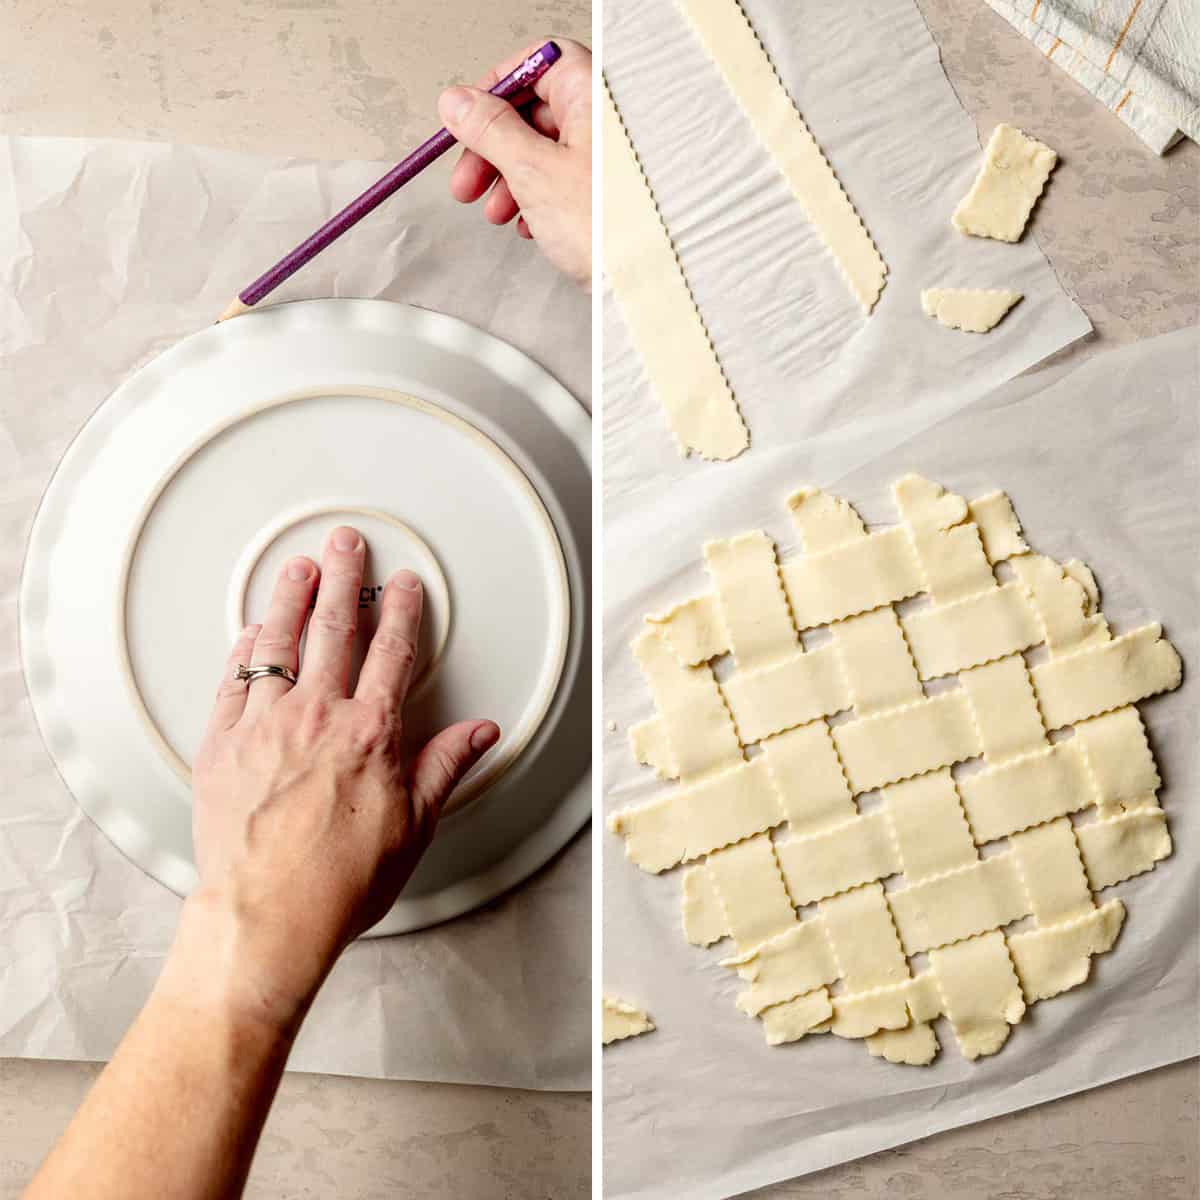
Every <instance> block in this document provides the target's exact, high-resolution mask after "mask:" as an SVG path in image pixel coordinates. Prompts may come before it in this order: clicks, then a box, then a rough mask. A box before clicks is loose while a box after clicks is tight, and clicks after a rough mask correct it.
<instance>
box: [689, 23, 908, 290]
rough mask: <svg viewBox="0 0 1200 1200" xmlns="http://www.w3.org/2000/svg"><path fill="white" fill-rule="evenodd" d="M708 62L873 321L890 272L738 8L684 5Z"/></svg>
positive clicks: (760, 43)
mask: <svg viewBox="0 0 1200 1200" xmlns="http://www.w3.org/2000/svg"><path fill="white" fill-rule="evenodd" d="M680 7H681V8H682V9H683V11H684V13H685V14H686V15H687V17H688V20H689V21H690V22H691V25H692V28H693V29H694V30H695V31H696V34H697V36H698V37H699V38H700V41H701V43H702V44H703V46H704V48H705V50H707V51H708V54H709V57H711V58H712V60H713V61H714V62H715V63H716V64H717V67H718V68H719V70H720V72H721V74H722V76H723V77H724V79H725V82H726V84H727V85H728V87H729V90H730V91H731V92H732V93H733V95H734V97H735V98H736V99H737V101H738V104H739V105H740V106H741V108H742V111H743V112H744V113H745V115H746V117H747V118H748V119H749V121H750V124H751V126H752V127H753V129H754V132H755V133H756V134H757V135H758V138H759V140H760V141H761V142H762V144H763V145H764V146H765V147H766V149H767V152H768V153H769V154H770V155H771V157H772V158H773V159H774V160H775V165H776V166H777V167H778V168H779V170H780V171H781V172H782V174H783V177H784V178H785V179H786V180H787V182H788V185H789V186H790V187H791V189H792V193H793V195H795V197H796V199H797V200H798V201H799V202H800V206H801V207H802V208H803V209H804V211H805V213H806V214H807V216H808V219H809V220H810V221H811V222H812V223H813V225H814V226H815V227H816V229H817V232H818V233H819V234H820V235H821V240H822V241H823V242H824V243H825V245H826V246H827V247H828V248H829V251H830V253H831V254H832V255H833V257H834V260H835V261H836V262H837V265H838V267H839V268H840V270H841V272H842V275H843V277H844V278H845V280H846V284H847V286H848V287H849V288H850V291H851V292H852V293H853V295H854V297H855V299H856V300H857V301H858V303H859V304H860V305H861V306H862V309H863V312H866V313H869V312H870V311H871V309H872V308H874V307H875V302H876V301H877V300H878V299H879V293H880V292H881V291H883V284H884V279H885V277H886V276H887V266H886V265H885V264H884V261H883V259H882V258H881V257H880V254H879V251H878V250H877V249H876V248H875V243H874V242H873V241H872V240H871V235H870V234H869V233H868V232H867V230H866V228H865V226H864V225H863V223H862V219H861V218H860V217H859V215H858V213H857V212H855V211H854V206H853V205H852V204H851V203H850V199H849V197H848V196H847V195H846V193H845V191H844V190H843V188H842V185H841V183H840V182H839V181H838V178H837V176H836V175H835V174H834V172H833V168H832V167H831V166H830V165H829V162H828V160H827V159H826V158H825V155H824V154H823V153H822V152H821V147H820V146H818V145H817V142H816V139H815V138H814V137H813V135H812V134H811V133H810V132H809V129H808V126H807V125H806V124H805V123H804V119H803V118H802V117H801V116H800V113H799V111H798V110H797V108H796V105H795V103H794V102H793V101H792V98H791V96H789V95H788V93H787V89H786V88H785V87H784V86H783V81H782V80H781V79H780V78H779V74H778V72H777V71H776V70H775V67H774V65H773V64H772V62H771V60H770V58H769V57H768V55H767V51H766V48H765V47H764V46H763V44H762V42H761V41H760V40H759V38H758V35H757V34H756V33H755V32H754V29H753V27H752V26H751V25H750V22H749V20H748V18H747V17H746V14H745V12H744V11H743V10H742V7H741V5H740V4H739V3H738V2H737V0H680Z"/></svg>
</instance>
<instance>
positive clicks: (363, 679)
mask: <svg viewBox="0 0 1200 1200" xmlns="http://www.w3.org/2000/svg"><path fill="white" fill-rule="evenodd" d="M423 607H424V593H423V592H422V590H421V581H420V580H419V579H418V578H417V577H416V576H415V575H414V574H413V573H412V572H411V571H397V572H396V573H395V574H394V575H393V576H392V577H391V579H389V580H388V582H387V587H385V588H384V589H383V607H382V611H381V612H380V614H379V627H378V628H377V629H376V630H375V636H374V637H373V638H372V639H371V645H370V648H369V649H368V650H367V657H366V660H365V661H364V662H363V666H362V670H361V671H360V672H359V676H358V688H357V689H356V691H355V695H356V696H357V697H358V699H360V700H375V701H380V702H382V703H383V704H385V705H386V706H387V708H388V711H389V712H394V713H397V714H398V713H399V712H400V709H401V708H402V707H403V705H404V698H405V696H407V695H408V689H409V687H410V685H411V684H412V678H413V667H414V665H415V663H416V661H417V635H418V634H419V633H420V631H421V610H422V608H423Z"/></svg>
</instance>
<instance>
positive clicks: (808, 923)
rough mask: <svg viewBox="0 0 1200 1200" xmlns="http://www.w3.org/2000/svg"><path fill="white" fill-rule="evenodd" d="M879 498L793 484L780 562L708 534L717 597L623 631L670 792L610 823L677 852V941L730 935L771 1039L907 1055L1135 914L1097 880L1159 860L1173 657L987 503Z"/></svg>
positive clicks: (643, 757)
mask: <svg viewBox="0 0 1200 1200" xmlns="http://www.w3.org/2000/svg"><path fill="white" fill-rule="evenodd" d="M893 494H894V497H895V501H896V506H897V509H898V510H899V515H900V522H899V524H897V525H895V526H893V527H890V528H887V529H882V530H879V531H877V532H872V533H869V532H868V531H867V529H866V526H865V525H864V524H863V522H862V520H861V519H860V518H859V516H858V514H857V513H856V512H855V511H854V510H853V509H852V508H851V507H850V506H849V505H848V504H846V503H845V502H844V501H842V500H839V499H837V498H835V497H832V496H829V495H826V494H825V493H823V492H820V491H815V490H813V489H802V490H801V491H798V492H797V493H795V494H794V495H793V496H792V497H791V498H790V499H789V500H788V509H789V511H790V512H791V515H792V518H793V521H794V523H795V525H796V528H797V531H798V533H799V536H800V540H801V543H802V546H803V552H802V553H799V554H794V555H791V556H788V557H785V558H783V559H782V560H780V559H779V558H778V557H777V555H776V549H775V546H774V544H773V543H772V541H771V539H770V538H768V537H767V535H766V534H763V533H748V534H744V535H742V536H740V537H735V538H730V539H727V540H725V541H719V542H710V543H709V544H708V545H706V546H705V548H704V557H705V563H706V566H707V568H708V571H709V574H710V576H711V578H712V581H713V591H712V592H710V593H708V594H705V595H701V596H696V597H693V598H692V599H690V600H687V601H684V602H683V603H681V604H678V605H676V606H675V607H674V608H672V609H670V610H669V611H667V612H665V613H661V614H658V615H655V616H651V617H648V618H647V621H646V629H645V631H644V632H643V633H642V634H641V635H640V636H639V638H638V639H637V641H636V643H635V645H634V651H635V654H636V657H637V660H638V663H639V665H640V667H641V669H642V671H643V674H644V675H645V677H646V679H647V682H648V684H649V686H650V690H651V692H652V694H653V697H654V701H655V707H656V714H655V716H653V717H652V718H651V719H650V720H648V721H645V722H643V723H642V724H641V725H638V726H636V727H635V728H634V729H633V730H631V741H632V745H633V749H634V753H635V755H636V756H637V758H638V761H639V762H642V763H645V764H647V765H649V766H652V767H653V768H654V770H655V771H656V772H657V774H658V776H659V777H660V778H661V779H663V780H670V781H675V782H673V783H669V784H668V785H667V786H665V787H664V789H663V791H662V793H661V795H659V796H658V797H657V798H656V799H654V800H653V801H651V802H650V803H649V804H645V805H642V806H640V807H636V808H631V809H626V810H624V811H623V812H619V813H617V814H615V815H614V816H613V817H612V818H611V820H610V822H609V825H610V828H611V829H612V830H613V831H614V832H615V833H617V834H619V835H620V836H621V837H623V838H624V839H625V849H626V853H627V855H628V857H629V858H630V859H631V860H632V861H633V862H634V863H635V864H637V865H638V866H640V867H641V868H643V869H644V870H647V871H651V872H659V871H664V870H667V869H669V868H672V867H675V866H676V865H678V864H680V863H689V864H692V865H690V866H688V867H687V868H686V870H685V871H684V872H683V927H684V933H685V936H686V937H687V939H688V940H689V941H690V942H692V943H693V944H695V945H698V946H706V945H710V944H712V943H714V942H721V941H722V940H723V939H728V941H727V943H726V944H731V945H732V947H733V949H732V952H727V953H726V954H725V955H724V957H723V960H722V962H723V965H724V966H726V967H728V968H730V969H732V970H735V971H737V973H738V974H739V976H740V977H741V978H742V980H743V981H744V982H745V984H746V985H747V986H746V987H745V989H744V990H743V991H742V992H741V994H740V995H739V997H738V1002H737V1004H738V1008H739V1009H741V1010H742V1011H743V1012H744V1013H747V1014H748V1015H750V1016H752V1017H755V1018H758V1019H760V1020H761V1021H762V1022H763V1027H764V1032H765V1035H766V1039H767V1041H768V1043H770V1044H772V1045H775V1044H779V1043H781V1042H789V1041H795V1040H797V1039H798V1038H802V1037H804V1036H806V1035H807V1034H809V1033H818V1032H820V1033H824V1032H833V1033H836V1034H839V1035H840V1036H843V1037H861V1038H865V1039H866V1041H867V1046H868V1049H869V1050H870V1052H871V1053H872V1054H873V1055H877V1056H880V1057H883V1058H886V1059H888V1060H890V1061H892V1062H902V1063H912V1064H923V1063H928V1062H930V1061H932V1059H933V1057H934V1055H935V1054H936V1053H937V1049H938V1041H937V1038H936V1035H935V1034H934V1031H933V1028H932V1026H931V1024H930V1022H931V1021H933V1020H934V1019H935V1018H936V1017H938V1016H945V1017H946V1018H948V1020H949V1022H950V1025H951V1027H952V1028H953V1030H954V1033H955V1035H956V1037H957V1039H958V1042H959V1046H960V1048H961V1050H962V1052H963V1054H964V1055H966V1056H967V1057H968V1058H977V1057H979V1056H981V1055H986V1054H994V1053H995V1052H996V1051H997V1050H999V1049H1000V1047H1001V1046H1002V1045H1003V1044H1004V1042H1005V1041H1006V1040H1007V1038H1008V1033H1009V1029H1010V1026H1012V1025H1014V1024H1016V1023H1017V1022H1019V1021H1020V1020H1021V1018H1022V1016H1023V1015H1024V1013H1025V1010H1026V1007H1027V1005H1030V1004H1032V1003H1034V1002H1035V1001H1038V1000H1044V999H1047V998H1049V997H1052V996H1056V995H1058V994H1059V993H1060V992H1063V991H1066V990H1067V989H1069V988H1072V987H1076V986H1077V985H1079V984H1081V983H1083V982H1084V981H1085V980H1086V979H1087V978H1088V975H1089V973H1090V969H1091V965H1090V964H1091V957H1092V955H1094V954H1102V953H1104V952H1106V951H1107V950H1109V949H1110V948H1111V946H1112V945H1113V943H1114V941H1115V939H1116V937H1117V934H1118V933H1119V931H1120V928H1121V924H1122V922H1123V920H1124V915H1125V910H1124V907H1123V905H1122V904H1121V901H1120V900H1116V899H1110V900H1108V901H1107V902H1106V903H1101V904H1098V903H1097V901H1096V900H1095V898H1094V896H1093V893H1094V892H1096V891H1099V890H1100V889H1102V888H1105V887H1108V886H1110V885H1111V884H1114V883H1118V882H1120V881H1121V880H1124V879H1128V878H1129V877H1130V876H1132V875H1137V874H1139V873H1140V872H1142V871H1147V870H1149V869H1150V868H1151V867H1153V866H1154V864H1155V863H1156V862H1157V861H1158V860H1159V859H1162V858H1164V857H1166V856H1167V855H1168V854H1170V852H1171V839H1170V835H1169V834H1168V832H1167V828H1166V818H1165V816H1164V814H1163V812H1162V810H1161V809H1160V808H1159V806H1158V801H1157V798H1156V794H1157V791H1158V788H1159V785H1160V780H1159V775H1158V771H1157V769H1156V767H1155V764H1154V758H1153V755H1152V754H1151V751H1150V746H1149V744H1148V742H1147V740H1146V733H1145V730H1144V729H1143V727H1142V722H1141V718H1140V715H1139V713H1138V711H1137V709H1136V707H1134V706H1135V705H1136V704H1137V702H1138V701H1140V700H1143V699H1145V698H1147V697H1148V696H1152V695H1154V694H1156V693H1158V692H1162V691H1167V690H1170V689H1172V688H1175V687H1177V686H1178V684H1179V681H1180V677H1181V664H1180V660H1179V656H1178V654H1177V653H1176V652H1175V649H1174V648H1173V647H1172V646H1171V644H1170V643H1169V642H1167V641H1166V640H1165V638H1164V637H1163V635H1162V629H1161V627H1160V626H1158V625H1154V624H1152V625H1146V626H1144V627H1142V628H1140V629H1135V630H1132V631H1131V632H1128V633H1125V634H1122V635H1120V636H1114V634H1113V633H1112V631H1111V630H1110V629H1109V626H1108V623H1107V621H1105V619H1104V617H1103V616H1102V615H1101V614H1100V612H1099V593H1098V590H1097V588H1096V584H1095V580H1094V579H1093V577H1092V574H1091V572H1090V571H1089V570H1088V569H1087V568H1086V567H1085V566H1083V564H1081V563H1078V562H1070V563H1066V564H1059V563H1056V562H1053V561H1052V560H1050V559H1048V558H1045V557H1043V556H1041V555H1038V554H1035V553H1033V552H1032V551H1031V550H1030V549H1029V547H1028V546H1027V545H1026V543H1025V540H1024V538H1023V537H1022V534H1021V527H1020V524H1019V523H1018V521H1017V518H1016V515H1015V514H1014V512H1013V508H1012V505H1011V503H1010V502H1009V500H1008V497H1007V496H1005V495H1004V494H1003V493H1000V492H996V493H993V494H991V495H988V496H984V497H981V498H980V499H978V500H975V501H972V502H971V503H969V504H968V503H967V502H966V501H965V500H964V499H963V498H962V497H960V496H956V495H953V494H952V493H948V492H946V491H944V490H943V489H942V488H941V487H939V486H938V485H937V484H934V483H931V482H930V481H929V480H926V479H923V478H921V477H919V476H915V475H910V476H907V477H905V478H904V479H901V480H899V481H898V482H897V483H896V484H895V485H894V488H893ZM1000 563H1005V564H1007V566H1006V567H1005V568H1004V572H1003V574H1004V576H1005V577H1004V578H1003V579H1001V578H998V577H997V572H996V570H995V568H996V566H997V565H998V564H1000ZM913 597H921V598H922V600H923V601H924V603H923V604H922V600H918V601H915V602H913V603H907V604H904V605H903V606H902V607H901V608H897V607H896V606H897V605H900V604H901V602H904V601H911V600H912V598H913ZM817 626H824V627H825V628H827V629H828V631H829V634H830V637H829V638H828V640H827V641H826V642H825V643H824V644H821V645H819V646H817V647H816V648H814V649H812V650H808V649H806V648H805V646H804V645H803V644H802V642H801V638H800V632H801V631H802V630H807V629H812V628H814V627H817ZM1035 647H1042V648H1043V649H1042V650H1041V651H1039V659H1038V660H1036V661H1034V665H1032V666H1031V665H1029V663H1027V661H1026V657H1025V655H1026V653H1027V652H1028V651H1031V650H1033V649H1034V648H1035ZM726 655H728V656H730V657H731V658H732V660H733V661H732V667H733V670H732V671H731V672H730V673H728V674H724V675H723V677H722V680H721V681H720V682H718V679H717V676H716V674H714V672H713V669H712V665H711V663H712V660H714V659H718V658H721V657H723V656H726ZM927 681H938V682H937V683H936V684H932V683H931V684H930V686H928V687H927V686H926V684H927ZM830 718H836V719H834V720H831V719H830ZM1056 730H1058V731H1063V730H1067V731H1069V733H1070V734H1073V736H1069V735H1064V734H1063V733H1059V734H1058V736H1056V738H1055V739H1054V740H1053V741H1051V739H1050V738H1049V736H1048V735H1049V734H1050V733H1051V732H1053V731H1056ZM750 745H755V746H756V747H757V749H758V750H759V751H760V753H757V754H754V755H752V756H748V755H747V753H746V750H747V747H748V746H750ZM963 763H970V764H971V765H972V766H973V768H974V769H969V768H968V769H963V770H961V771H959V770H958V769H956V768H957V767H958V764H963ZM867 793H870V794H871V796H872V797H877V799H876V801H875V802H874V803H871V804H864V803H863V797H864V795H865V794H867ZM1076 814H1079V815H1078V816H1077V815H1076ZM985 845H986V846H987V853H986V854H983V853H981V848H983V847H984V846H985ZM885 882H886V886H885ZM810 905H811V906H814V907H813V909H812V910H811V913H809V912H808V911H807V907H806V906H810ZM799 907H806V915H805V916H804V918H803V919H801V917H800V914H799V913H798V912H797V908H799ZM1017 922H1020V923H1021V929H1020V931H1019V932H1018V931H1016V930H1012V931H1011V932H1010V931H1009V927H1010V926H1012V925H1014V923H1017ZM917 954H926V955H927V963H928V966H927V968H925V969H922V970H920V971H919V972H915V971H914V968H913V966H912V964H911V963H910V959H911V958H912V956H914V955H917ZM835 985H836V986H835ZM831 989H832V990H831Z"/></svg>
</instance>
